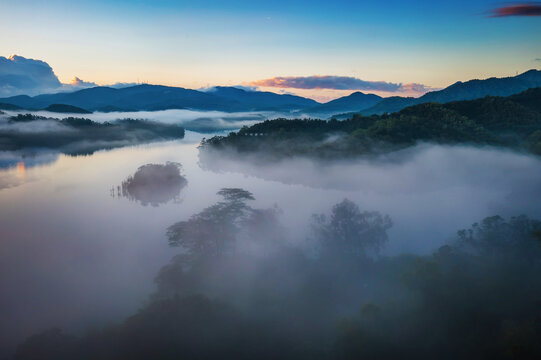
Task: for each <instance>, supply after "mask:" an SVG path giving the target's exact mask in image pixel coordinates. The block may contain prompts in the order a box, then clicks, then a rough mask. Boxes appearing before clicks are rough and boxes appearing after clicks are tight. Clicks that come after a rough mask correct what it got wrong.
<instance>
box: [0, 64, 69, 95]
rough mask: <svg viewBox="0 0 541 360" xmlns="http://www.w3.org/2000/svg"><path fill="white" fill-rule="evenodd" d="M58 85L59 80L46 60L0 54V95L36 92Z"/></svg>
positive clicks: (56, 87) (54, 87) (52, 88)
mask: <svg viewBox="0 0 541 360" xmlns="http://www.w3.org/2000/svg"><path fill="white" fill-rule="evenodd" d="M59 87H61V83H60V81H59V80H58V78H57V77H56V75H55V73H54V72H53V69H52V68H51V67H50V66H49V64H47V63H46V62H44V61H41V60H34V59H27V58H24V57H22V56H18V55H11V56H10V57H8V58H6V57H3V56H0V96H13V95H20V94H27V95H28V94H37V93H42V92H47V91H50V90H55V89H58V88H59Z"/></svg>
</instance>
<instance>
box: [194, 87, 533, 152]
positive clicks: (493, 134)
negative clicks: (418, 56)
mask: <svg viewBox="0 0 541 360" xmlns="http://www.w3.org/2000/svg"><path fill="white" fill-rule="evenodd" d="M418 142H431V143H439V144H475V145H493V146H502V147H509V148H513V149H517V150H521V151H528V152H532V153H535V154H541V88H535V89H529V90H526V91H524V92H522V93H520V94H517V95H512V96H509V97H492V96H490V97H485V98H482V99H477V100H470V101H456V102H450V103H446V104H438V103H426V104H420V105H415V106H411V107H408V108H406V109H404V110H402V111H400V112H396V113H393V114H384V115H372V116H362V115H354V116H353V117H352V118H350V119H347V120H344V121H337V120H335V119H332V120H330V121H324V120H313V119H302V120H301V119H296V120H287V119H276V120H267V121H265V122H262V123H259V124H256V125H253V126H251V127H244V128H242V129H241V130H240V131H238V132H237V133H230V134H229V135H228V136H216V137H213V138H211V139H208V140H205V141H203V143H202V148H203V149H225V148H232V149H234V150H237V151H239V152H261V154H262V155H266V156H269V157H283V156H288V155H306V156H316V157H323V158H334V157H352V156H358V155H363V154H374V153H379V152H388V151H393V150H398V149H402V148H405V147H408V146H411V145H414V144H416V143H418Z"/></svg>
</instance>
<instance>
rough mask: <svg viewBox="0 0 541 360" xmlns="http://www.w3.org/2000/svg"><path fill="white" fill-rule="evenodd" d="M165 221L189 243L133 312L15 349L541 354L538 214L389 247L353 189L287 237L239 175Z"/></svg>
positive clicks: (60, 354) (178, 355)
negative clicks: (417, 245) (305, 238)
mask: <svg viewBox="0 0 541 360" xmlns="http://www.w3.org/2000/svg"><path fill="white" fill-rule="evenodd" d="M218 194H219V195H220V196H221V198H222V199H221V200H220V201H218V202H217V203H215V204H214V205H211V206H209V207H207V208H205V209H203V210H202V211H201V212H199V213H196V214H194V215H192V216H191V217H189V218H187V219H179V220H180V221H178V222H177V223H174V224H172V225H171V226H170V227H169V228H168V230H167V237H168V240H169V244H170V245H171V246H172V247H174V248H177V249H180V250H181V251H180V252H179V253H177V255H176V256H174V257H173V258H172V259H171V261H170V262H169V263H168V264H166V265H165V266H163V267H162V268H161V269H160V270H159V272H158V274H157V276H156V278H155V284H156V287H155V292H154V293H153V294H152V295H151V296H150V298H149V300H148V301H147V302H146V304H145V305H144V306H142V308H141V309H140V310H139V311H138V312H137V313H135V314H133V316H130V317H128V318H127V319H126V320H125V321H124V322H122V323H120V324H118V325H114V326H108V327H105V328H102V329H93V330H91V331H88V332H87V333H86V334H82V335H79V336H74V335H69V334H66V333H63V332H62V331H61V330H60V329H50V330H46V331H44V332H42V333H39V334H36V335H33V336H31V337H29V338H28V339H27V340H26V341H24V342H23V343H22V344H21V345H20V346H19V347H18V349H17V352H16V355H15V359H17V360H35V359H56V360H64V359H66V360H67V359H89V360H91V359H134V360H135V359H397V358H406V359H536V358H537V359H538V358H539V356H540V355H541V347H540V344H541V326H540V324H541V303H540V301H541V280H540V277H539V276H538V275H539V271H541V261H540V260H541V237H540V235H541V232H540V231H541V222H539V221H536V220H533V219H530V218H528V217H526V216H518V217H512V218H509V219H505V218H502V217H500V216H492V217H488V218H485V219H484V220H482V221H481V222H479V223H475V224H473V225H472V226H471V227H470V228H468V229H465V230H461V231H459V232H458V233H457V234H456V236H455V237H454V238H453V239H451V240H450V241H449V243H448V244H447V245H444V246H442V247H440V248H438V249H435V250H434V251H433V253H431V254H428V255H414V254H410V255H407V254H404V255H397V256H382V255H381V250H382V249H383V248H384V247H385V245H386V244H387V242H389V241H393V239H392V238H390V237H389V236H388V234H387V231H388V229H389V228H391V226H392V220H391V218H390V217H389V216H387V215H384V214H381V213H379V212H377V211H366V210H364V209H361V208H359V206H358V205H356V204H355V203H353V202H352V201H350V200H348V199H344V200H343V201H341V202H339V203H337V204H336V205H334V206H333V207H332V208H331V209H330V211H329V212H328V213H327V214H315V215H314V216H313V218H312V231H311V234H310V241H311V243H312V244H313V247H312V248H303V247H299V246H296V245H293V243H291V242H288V241H287V240H286V239H287V236H286V232H285V231H284V228H283V227H282V226H281V224H280V221H279V217H278V215H279V210H278V209H277V208H270V209H257V208H254V207H252V206H251V204H250V202H251V201H253V200H254V196H253V195H252V194H251V193H250V192H248V191H246V190H244V189H239V188H225V189H222V190H220V191H219V192H218Z"/></svg>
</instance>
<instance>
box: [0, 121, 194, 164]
mask: <svg viewBox="0 0 541 360" xmlns="http://www.w3.org/2000/svg"><path fill="white" fill-rule="evenodd" d="M183 137H184V128H182V127H180V126H178V125H174V124H163V123H158V122H153V121H147V120H141V119H119V120H116V121H112V122H105V123H98V122H95V121H92V120H90V119H85V118H75V117H67V118H64V119H57V118H49V117H44V116H38V115H33V114H18V115H16V116H10V117H5V118H3V119H2V118H0V151H14V150H21V149H54V150H59V151H61V152H64V153H67V154H80V153H89V152H92V151H95V150H98V149H107V148H114V147H120V146H126V145H133V144H140V143H145V142H151V141H158V140H173V139H181V138H183Z"/></svg>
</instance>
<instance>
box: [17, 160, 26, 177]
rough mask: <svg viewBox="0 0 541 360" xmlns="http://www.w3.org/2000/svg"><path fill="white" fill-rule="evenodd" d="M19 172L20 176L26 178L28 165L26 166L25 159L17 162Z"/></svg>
mask: <svg viewBox="0 0 541 360" xmlns="http://www.w3.org/2000/svg"><path fill="white" fill-rule="evenodd" d="M17 174H18V175H19V177H21V178H23V179H24V177H25V175H26V167H25V166H24V161H19V162H18V163H17Z"/></svg>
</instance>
